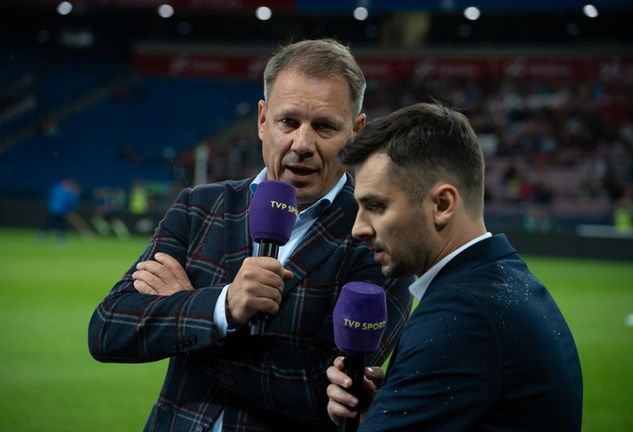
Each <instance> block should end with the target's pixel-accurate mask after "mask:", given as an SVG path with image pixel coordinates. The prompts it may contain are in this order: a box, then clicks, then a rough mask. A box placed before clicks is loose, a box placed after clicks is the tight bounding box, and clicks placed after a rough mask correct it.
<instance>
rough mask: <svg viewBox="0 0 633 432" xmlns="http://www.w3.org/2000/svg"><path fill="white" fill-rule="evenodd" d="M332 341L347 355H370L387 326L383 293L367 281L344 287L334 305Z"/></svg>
mask: <svg viewBox="0 0 633 432" xmlns="http://www.w3.org/2000/svg"><path fill="white" fill-rule="evenodd" d="M333 320H334V342H335V343H336V346H337V347H338V349H340V350H341V351H343V352H345V353H348V354H369V353H372V352H374V351H376V349H378V345H379V344H380V338H381V337H382V334H383V333H384V332H385V327H386V325H387V300H386V296H385V291H384V290H383V289H382V288H381V287H379V286H378V285H374V284H371V283H368V282H350V283H347V284H345V285H344V286H343V289H342V290H341V294H340V296H339V298H338V300H337V301H336V305H335V306H334V317H333Z"/></svg>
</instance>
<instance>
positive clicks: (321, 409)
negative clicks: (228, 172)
mask: <svg viewBox="0 0 633 432" xmlns="http://www.w3.org/2000/svg"><path fill="white" fill-rule="evenodd" d="M365 86H366V84H365V79H364V77H363V74H362V72H361V70H360V68H359V67H358V64H357V63H356V61H355V59H354V58H353V57H352V55H351V54H350V52H349V50H348V49H347V48H346V47H345V46H343V45H341V44H340V43H338V42H336V41H334V40H330V39H322V40H308V41H302V42H297V43H293V44H290V45H287V46H285V47H282V48H280V49H279V50H278V51H277V52H276V53H275V54H274V55H273V56H272V58H271V59H270V60H269V62H268V63H267V66H266V69H265V71H264V100H263V101H260V102H259V107H258V124H257V126H258V135H259V138H260V139H261V142H262V154H263V159H264V164H265V168H264V169H262V170H261V172H259V174H258V175H257V176H255V177H254V178H248V179H243V180H229V181H225V182H222V183H214V184H207V185H202V186H199V187H196V188H193V189H189V188H188V189H185V190H183V191H182V192H181V193H180V195H179V196H178V198H177V200H176V202H175V203H174V204H173V206H172V207H171V209H170V210H169V211H168V212H167V214H166V215H165V216H164V218H163V220H162V221H161V222H160V224H159V226H158V228H157V229H156V231H155V234H154V237H153V238H152V240H151V242H150V245H149V246H148V248H147V249H146V250H145V251H144V252H143V253H142V254H141V256H140V257H139V259H138V261H137V262H135V263H134V264H133V265H132V267H131V268H130V269H129V270H128V272H127V273H126V274H125V275H124V276H123V278H122V279H121V280H120V281H119V282H117V283H116V284H115V285H114V287H113V288H112V291H111V292H110V294H109V295H108V296H107V297H106V298H105V299H104V300H103V301H102V302H101V303H100V304H99V305H98V307H97V308H96V310H95V312H94V314H93V316H92V319H91V322H90V327H89V348H90V352H91V353H92V355H93V356H94V358H96V359H97V360H100V361H104V362H149V361H154V360H160V359H164V358H170V361H169V366H168V371H167V374H166V377H165V381H164V384H163V388H162V391H161V392H160V395H159V397H158V399H157V401H156V403H155V405H154V408H153V410H152V412H151V414H150V417H149V419H148V420H147V423H146V426H145V430H148V431H220V430H222V431H238V430H239V431H293V432H296V431H302V432H308V431H319V432H321V431H326V430H331V429H333V428H334V425H333V424H332V423H331V422H330V421H329V419H328V415H327V409H326V408H327V396H326V394H325V390H326V387H327V384H328V381H327V377H326V375H325V371H326V369H327V367H328V365H330V364H331V363H332V361H333V359H334V358H335V357H336V355H337V351H336V347H335V345H334V340H333V327H332V309H333V307H334V304H335V302H336V299H337V297H338V294H339V293H340V290H341V288H342V286H343V285H344V284H345V283H347V282H349V281H354V280H365V281H371V282H373V283H376V284H379V285H381V286H383V287H384V289H385V290H386V291H387V299H388V300H387V304H388V314H389V317H388V318H389V319H388V328H387V330H386V332H385V336H384V338H383V341H382V343H381V346H380V348H379V349H378V351H377V352H376V353H375V355H374V356H373V357H372V359H371V361H372V362H374V363H382V362H383V361H384V360H385V359H386V357H387V355H388V354H389V353H390V351H391V350H392V348H393V345H394V343H395V340H396V339H397V338H398V336H399V333H400V331H401V329H402V327H403V325H404V321H405V320H406V317H407V316H408V313H409V311H410V307H411V296H410V294H409V293H408V291H407V287H408V285H409V284H410V283H411V282H412V278H408V277H405V278H403V279H395V278H387V277H385V276H383V275H382V274H381V272H380V266H379V265H378V264H377V263H376V261H375V260H374V257H373V256H372V254H371V251H370V250H369V249H368V248H367V247H366V246H364V245H362V244H361V243H360V242H359V241H357V240H355V239H353V238H352V236H351V228H352V225H353V223H354V219H355V217H356V211H357V206H356V204H355V202H354V199H353V187H354V182H353V179H352V177H351V176H350V175H348V174H346V173H345V168H344V166H343V165H341V164H340V163H339V162H338V160H337V158H336V154H337V151H338V150H339V149H340V147H341V146H343V144H344V143H345V142H346V141H348V140H349V139H351V138H352V137H354V136H355V135H356V133H358V131H359V130H360V129H361V128H362V126H364V123H365V115H364V114H363V113H361V108H362V102H363V95H364V91H365ZM264 180H281V181H284V182H286V183H289V184H290V185H292V186H293V187H294V188H295V189H296V193H297V203H298V207H299V211H300V213H299V216H298V218H297V222H296V224H295V226H294V229H293V232H292V235H291V238H290V241H289V242H288V244H286V245H285V246H283V247H281V248H280V252H279V260H276V259H273V258H270V257H257V247H258V245H257V244H256V243H253V241H252V239H251V238H250V236H249V229H248V219H249V217H253V215H249V214H248V208H249V204H250V201H251V198H252V196H253V192H254V191H255V189H256V188H257V185H258V184H259V183H260V182H262V181H264ZM256 313H267V314H270V315H271V317H270V319H269V320H268V321H267V326H266V331H265V334H264V335H263V336H262V337H253V336H250V335H249V329H248V326H247V323H248V322H249V320H250V318H251V317H252V316H253V315H254V314H256Z"/></svg>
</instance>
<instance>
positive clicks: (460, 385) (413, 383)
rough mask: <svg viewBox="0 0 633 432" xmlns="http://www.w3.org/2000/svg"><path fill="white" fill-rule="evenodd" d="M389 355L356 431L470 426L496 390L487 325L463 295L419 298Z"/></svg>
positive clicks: (493, 343) (495, 359)
mask: <svg viewBox="0 0 633 432" xmlns="http://www.w3.org/2000/svg"><path fill="white" fill-rule="evenodd" d="M394 360H395V361H394V362H393V363H392V365H390V369H389V371H388V376H387V380H386V382H385V386H384V387H383V388H382V389H381V390H380V392H379V393H378V395H377V396H376V399H374V402H373V403H372V405H371V406H370V409H369V412H368V415H367V418H366V420H365V422H364V423H363V424H362V427H361V428H360V430H361V431H375V430H380V431H394V432H395V431H398V432H402V431H422V430H434V431H463V430H471V429H472V428H473V427H474V425H475V424H476V422H477V420H479V419H480V418H481V416H482V415H483V414H484V413H485V412H486V410H487V409H488V408H489V407H490V405H492V404H493V403H494V402H495V398H496V395H497V394H498V391H499V387H500V368H501V355H500V348H499V346H498V344H497V338H496V334H495V330H494V326H493V324H492V321H491V320H490V318H489V317H488V315H487V313H486V312H485V311H484V309H483V308H482V306H481V305H480V304H479V303H478V302H477V300H476V299H474V298H473V297H471V296H470V295H468V294H462V293H459V292H457V291H452V292H446V293H439V294H435V295H433V296H429V297H428V298H424V299H423V300H422V302H421V303H420V305H419V306H418V307H417V309H416V310H415V311H414V313H413V315H412V317H411V319H410V322H409V323H408V324H407V326H406V328H405V330H404V332H403V335H402V339H401V341H400V343H399V345H398V348H397V353H396V355H395V359H394Z"/></svg>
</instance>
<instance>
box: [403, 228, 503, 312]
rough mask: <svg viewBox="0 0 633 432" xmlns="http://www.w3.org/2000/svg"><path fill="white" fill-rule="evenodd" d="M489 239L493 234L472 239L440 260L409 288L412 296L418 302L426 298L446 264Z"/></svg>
mask: <svg viewBox="0 0 633 432" xmlns="http://www.w3.org/2000/svg"><path fill="white" fill-rule="evenodd" d="M488 237H492V234H491V233H489V232H487V233H485V234H482V235H480V236H479V237H477V238H474V239H472V240H471V241H469V242H468V243H465V244H463V245H462V246H460V247H458V248H457V249H455V250H454V251H453V252H451V253H449V254H448V255H446V256H445V257H444V258H442V259H441V260H439V261H438V262H437V263H435V265H433V267H431V268H430V269H428V270H427V271H426V272H424V274H423V275H422V276H420V277H419V278H418V279H417V280H416V281H415V282H413V283H412V284H411V285H410V286H409V291H410V292H411V294H413V296H414V297H416V298H417V299H418V300H421V299H422V297H424V294H425V293H426V290H427V289H428V288H429V285H430V284H431V282H432V281H433V279H434V278H435V276H437V274H438V273H439V271H440V270H442V268H443V267H444V266H445V265H446V264H448V263H449V262H450V260H452V259H453V258H455V257H456V256H457V255H459V253H461V252H462V251H464V250H466V249H468V248H469V247H471V246H472V245H474V244H475V243H478V242H480V241H482V240H485V239H487V238H488Z"/></svg>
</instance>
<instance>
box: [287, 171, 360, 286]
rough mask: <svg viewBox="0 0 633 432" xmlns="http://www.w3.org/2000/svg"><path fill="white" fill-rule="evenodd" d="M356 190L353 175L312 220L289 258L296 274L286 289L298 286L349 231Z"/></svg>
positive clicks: (329, 254)
mask: <svg viewBox="0 0 633 432" xmlns="http://www.w3.org/2000/svg"><path fill="white" fill-rule="evenodd" d="M353 191H354V183H353V180H352V178H351V176H348V177H347V183H346V184H345V186H344V187H343V190H341V192H340V193H339V194H338V196H337V197H336V199H335V200H334V202H333V203H332V204H331V205H330V206H329V207H328V208H327V209H326V210H325V211H324V212H323V214H322V215H321V216H319V218H318V219H317V220H316V221H315V222H314V223H313V224H312V226H311V227H310V229H309V230H308V232H307V233H306V235H305V237H304V239H303V241H302V242H301V243H300V245H299V247H297V249H296V250H295V251H294V252H293V254H292V255H291V256H290V258H289V259H288V261H287V263H286V267H287V268H288V269H289V270H291V271H292V272H293V273H294V278H293V279H292V280H290V281H288V282H286V290H290V289H292V288H294V287H295V286H297V285H298V284H299V283H300V282H301V281H302V280H303V279H304V278H305V276H306V275H307V274H308V273H310V271H311V270H312V269H314V268H315V267H317V266H318V265H320V264H321V263H322V262H323V261H325V260H326V259H327V258H328V257H330V256H331V255H332V253H333V252H334V250H335V249H336V248H337V247H338V246H339V245H340V244H341V242H342V241H344V240H345V239H346V238H347V237H348V236H349V235H350V233H351V230H352V226H353V224H354V215H355V214H356V204H355V203H354V199H353V193H354V192H353Z"/></svg>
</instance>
